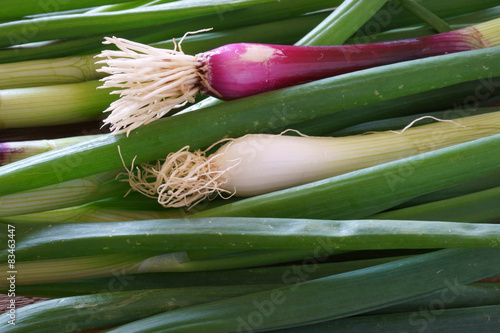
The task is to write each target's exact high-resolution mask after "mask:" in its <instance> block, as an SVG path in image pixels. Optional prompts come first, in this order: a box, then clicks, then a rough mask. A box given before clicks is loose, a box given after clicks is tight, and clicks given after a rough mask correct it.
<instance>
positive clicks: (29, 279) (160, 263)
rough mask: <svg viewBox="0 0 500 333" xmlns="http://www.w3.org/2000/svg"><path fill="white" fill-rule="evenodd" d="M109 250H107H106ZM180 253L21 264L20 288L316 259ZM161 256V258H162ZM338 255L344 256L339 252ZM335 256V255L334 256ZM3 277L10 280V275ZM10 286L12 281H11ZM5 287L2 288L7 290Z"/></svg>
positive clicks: (304, 253)
mask: <svg viewBox="0 0 500 333" xmlns="http://www.w3.org/2000/svg"><path fill="white" fill-rule="evenodd" d="M104 250H105V249H104ZM214 252H221V251H218V250H213V251H206V250H205V251H203V250H200V251H176V252H169V253H161V251H160V252H141V253H113V254H98V255H91V256H75V257H70V258H59V259H45V260H35V261H18V262H16V268H17V269H18V270H19V271H22V274H19V275H17V278H16V284H17V285H32V284H41V283H54V282H63V281H72V280H81V279H90V278H100V277H107V276H113V275H114V274H120V275H123V274H146V273H155V272H193V271H216V270H218V271H222V270H230V269H239V268H248V267H259V266H264V265H273V264H281V263H287V262H294V261H298V260H302V259H303V258H307V257H311V256H313V252H314V251H313V250H287V251H284V250H278V251H276V250H273V251H258V250H257V251H225V252H224V251H223V253H222V254H221V255H218V256H217V255H215V256H214V255H213V253H214ZM158 253H160V254H158ZM338 253H341V252H340V251H338ZM334 254H335V253H334V252H332V255H334ZM2 277H3V278H4V279H6V278H7V277H8V275H5V276H3V275H2ZM7 282H8V281H7ZM7 286H8V283H1V284H0V287H7Z"/></svg>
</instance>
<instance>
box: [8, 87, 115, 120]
mask: <svg viewBox="0 0 500 333" xmlns="http://www.w3.org/2000/svg"><path fill="white" fill-rule="evenodd" d="M99 85H100V82H99V81H89V82H82V83H71V84H61V85H54V86H43V87H30V88H17V89H5V90H1V91H0V101H1V103H0V128H14V127H34V126H48V125H59V124H68V123H78V122H84V121H90V120H97V119H100V118H101V117H102V111H103V110H105V109H106V106H107V105H109V103H111V102H112V101H114V100H116V99H117V97H116V95H110V94H109V93H108V92H105V91H102V90H97V87H98V86H99Z"/></svg>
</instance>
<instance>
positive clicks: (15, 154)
mask: <svg viewBox="0 0 500 333" xmlns="http://www.w3.org/2000/svg"><path fill="white" fill-rule="evenodd" d="M94 137H95V135H81V136H75V137H67V138H61V139H54V140H31V141H13V142H0V166H2V165H6V164H8V163H12V162H15V161H19V160H22V159H24V158H27V157H30V156H34V155H37V154H41V153H43V152H46V151H49V150H53V149H58V148H61V147H65V146H68V145H71V144H74V143H78V142H82V141H85V140H89V139H92V138H94Z"/></svg>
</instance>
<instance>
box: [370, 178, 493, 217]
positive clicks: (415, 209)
mask: <svg viewBox="0 0 500 333" xmlns="http://www.w3.org/2000/svg"><path fill="white" fill-rule="evenodd" d="M496 176H497V177H498V175H496ZM499 195H500V187H494V188H491V189H488V190H484V191H479V192H475V193H470V194H466V195H462V196H458V197H454V198H450V199H444V200H439V201H434V202H430V203H426V204H421V205H416V206H411V207H406V208H399V209H393V210H390V211H387V212H382V213H378V214H375V215H372V216H370V217H369V218H372V219H410V218H411V219H415V220H424V221H428V220H439V221H452V222H474V223H496V222H500V209H499V207H498V205H497V204H496V203H497V201H498V196H499Z"/></svg>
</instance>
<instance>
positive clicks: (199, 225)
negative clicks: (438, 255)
mask: <svg viewBox="0 0 500 333" xmlns="http://www.w3.org/2000/svg"><path fill="white" fill-rule="evenodd" d="M230 223H231V224H230ZM3 226H4V227H5V225H4V224H3ZM15 228H16V229H17V230H18V233H21V232H22V234H21V236H18V238H17V241H16V253H17V256H16V258H17V264H18V265H21V264H22V263H25V264H26V265H28V264H34V265H35V264H37V262H38V261H40V260H56V259H57V260H59V259H60V260H69V259H70V258H73V257H82V258H84V257H89V256H98V255H114V254H123V253H130V254H141V255H142V254H144V255H147V257H145V258H148V257H151V255H152V254H153V255H159V254H164V253H175V252H181V251H186V252H188V253H189V252H190V251H195V252H196V251H198V252H202V253H203V252H204V251H208V252H210V251H223V252H226V251H227V252H229V253H230V252H231V251H250V252H251V251H275V250H276V251H281V250H288V251H284V253H285V255H286V253H287V252H290V253H291V254H292V253H293V251H292V250H300V251H313V252H310V255H312V254H314V255H315V256H316V257H322V256H324V257H327V256H329V255H331V254H335V253H336V251H365V250H402V249H415V250H422V249H426V250H432V249H436V248H457V247H463V248H465V247H469V248H478V247H499V246H500V237H499V233H500V231H499V230H500V225H498V224H488V223H464V222H444V221H416V220H415V221H412V220H368V219H361V220H318V219H312V218H311V219H306V218H303V219H283V218H281V219H280V218H242V217H241V218H236V217H234V218H223V217H221V218H197V219H194V218H193V219H168V220H149V221H141V222H140V223H137V222H136V221H127V222H103V223H68V224H51V223H50V222H46V223H31V224H28V223H23V224H16V225H15ZM4 230H7V228H6V227H5V229H4ZM153 232H154V233H153ZM2 235H5V232H4V231H2ZM61 235H65V238H61ZM314 250H316V252H315V253H314ZM255 253H256V254H257V253H258V252H255ZM302 255H304V253H302ZM0 256H1V257H2V258H7V256H8V250H7V249H4V250H2V251H1V252H0ZM145 258H143V259H145ZM219 259H220V258H219ZM41 264H42V263H39V265H41ZM63 269H64V268H63ZM47 274H50V273H47Z"/></svg>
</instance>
